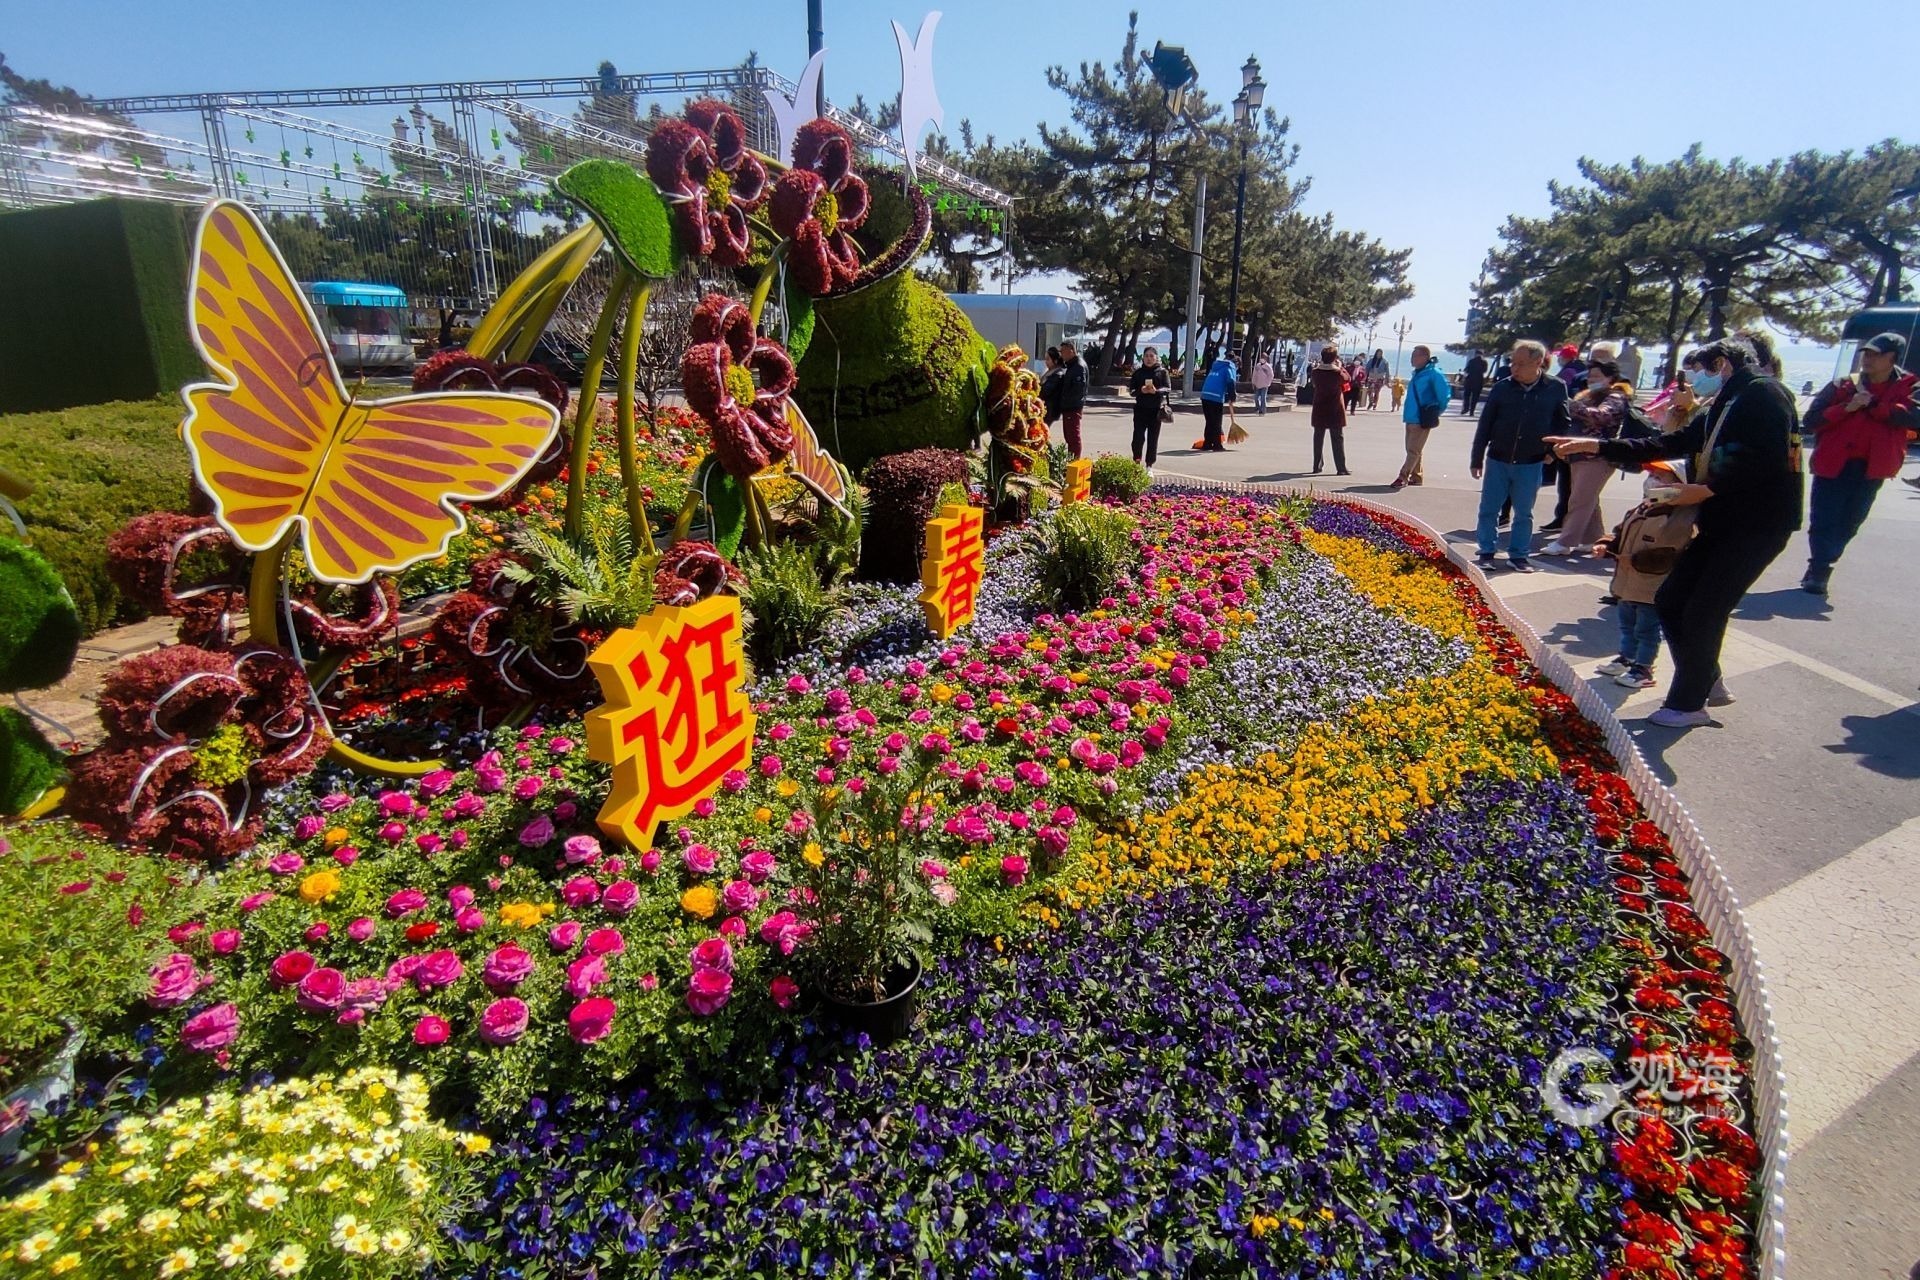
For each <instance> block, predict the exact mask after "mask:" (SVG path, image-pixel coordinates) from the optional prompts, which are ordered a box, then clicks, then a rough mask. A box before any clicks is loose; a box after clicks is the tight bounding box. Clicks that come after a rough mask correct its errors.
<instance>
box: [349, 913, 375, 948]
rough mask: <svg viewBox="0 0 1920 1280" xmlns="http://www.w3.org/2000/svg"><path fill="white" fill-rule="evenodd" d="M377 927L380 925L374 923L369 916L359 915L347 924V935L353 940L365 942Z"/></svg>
mask: <svg viewBox="0 0 1920 1280" xmlns="http://www.w3.org/2000/svg"><path fill="white" fill-rule="evenodd" d="M379 928H380V926H379V925H377V924H375V923H374V922H373V920H372V919H371V918H370V917H368V916H361V917H359V918H358V919H356V920H354V921H353V923H351V924H349V925H348V926H347V936H348V937H349V938H352V939H353V940H354V941H355V942H365V941H366V940H367V939H369V938H371V937H372V936H373V935H374V934H375V933H376V932H377V931H378V930H379Z"/></svg>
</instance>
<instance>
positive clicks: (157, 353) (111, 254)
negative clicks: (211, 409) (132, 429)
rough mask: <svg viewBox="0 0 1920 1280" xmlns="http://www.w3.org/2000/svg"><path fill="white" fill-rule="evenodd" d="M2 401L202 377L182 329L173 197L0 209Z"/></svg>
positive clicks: (135, 391)
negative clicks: (4, 266) (170, 200)
mask: <svg viewBox="0 0 1920 1280" xmlns="http://www.w3.org/2000/svg"><path fill="white" fill-rule="evenodd" d="M0 262H5V263H6V264H7V270H6V272H5V273H4V274H0V351H4V352H5V353H6V359H5V360H4V361H0V409H4V410H8V411H35V410H48V409H61V408H66V407H69V406H72V405H76V404H90V403H91V404H97V403H100V402H103V401H111V400H133V399H138V398H140V397H142V396H152V395H161V394H165V393H167V392H170V391H172V390H173V389H174V388H176V387H178V386H180V385H181V384H182V383H186V382H192V381H194V380H196V379H198V378H200V377H202V376H204V371H203V370H202V368H201V365H200V357H199V355H198V353H197V352H195V351H194V349H193V344H192V342H191V340H190V339H189V338H188V335H187V308H186V297H187V235H186V226H185V223H184V222H183V211H182V209H181V207H180V206H178V205H174V204H163V203H159V202H149V201H140V200H118V199H116V200H90V201H87V202H85V203H82V204H71V205H61V206H57V207H52V208H45V209H26V210H20V211H16V212H11V213H6V214H0Z"/></svg>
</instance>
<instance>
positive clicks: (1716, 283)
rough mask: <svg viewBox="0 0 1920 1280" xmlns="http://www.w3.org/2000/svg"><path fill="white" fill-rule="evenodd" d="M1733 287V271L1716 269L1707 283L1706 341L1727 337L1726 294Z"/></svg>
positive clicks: (1724, 268) (1725, 268) (1722, 268)
mask: <svg viewBox="0 0 1920 1280" xmlns="http://www.w3.org/2000/svg"><path fill="white" fill-rule="evenodd" d="M1732 287H1733V269H1732V268H1731V267H1719V268H1716V269H1715V271H1714V273H1713V275H1712V276H1711V277H1709V279H1708V282H1707V340H1708V341H1709V342H1714V341H1718V340H1719V339H1721V338H1724V337H1726V336H1727V294H1728V292H1729V291H1730V290H1731V289H1732Z"/></svg>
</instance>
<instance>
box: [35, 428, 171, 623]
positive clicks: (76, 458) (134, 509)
mask: <svg viewBox="0 0 1920 1280" xmlns="http://www.w3.org/2000/svg"><path fill="white" fill-rule="evenodd" d="M180 418H181V407H180V402H179V401H178V400H177V399H173V398H167V399H160V400H134V401H124V402H120V403H115V404H99V405H88V406H85V407H82V408H77V409H62V410H59V411H56V412H53V413H28V414H11V415H8V416H5V417H0V465H4V466H5V467H7V468H8V469H9V470H11V471H14V472H16V473H18V474H19V475H20V476H21V477H23V478H24V479H26V480H28V481H29V482H31V483H32V484H33V486H34V491H33V493H32V494H31V495H29V496H28V497H27V498H26V499H25V500H24V501H22V502H20V503H18V504H16V505H17V506H18V507H19V508H20V515H21V518H22V519H23V520H25V521H26V522H27V530H28V533H29V534H30V536H31V537H32V539H33V546H34V549H35V550H36V551H38V552H39V553H40V554H42V555H44V556H45V557H46V558H47V560H48V562H49V563H50V564H52V566H53V568H54V570H55V571H56V572H57V573H59V575H60V577H61V579H62V580H63V581H64V582H65V583H66V585H67V589H68V590H69V591H70V592H71V593H72V594H73V603H74V607H75V609H76V610H77V611H78V613H79V617H80V625H81V628H82V630H84V631H85V632H86V633H87V634H89V635H90V634H92V633H93V632H96V631H99V630H102V629H104V628H106V627H109V626H112V625H113V624H114V623H115V622H125V621H132V620H133V619H136V618H138V617H139V616H140V614H139V613H138V612H137V611H136V610H134V609H133V608H132V607H131V606H129V605H126V604H125V603H124V602H123V601H122V600H121V598H120V593H119V591H118V589H116V588H115V587H114V585H113V581H112V579H111V578H109V577H108V576H107V538H108V537H109V536H110V535H112V534H113V533H114V532H115V531H117V530H118V529H119V528H120V527H121V526H122V525H124V524H126V522H127V521H129V520H131V519H133V517H135V516H139V515H145V514H146V513H147V512H149V511H182V510H185V509H186V503H187V494H188V488H189V485H190V484H191V481H192V473H191V471H190V470H189V468H188V465H187V451H186V450H185V449H183V448H181V446H180Z"/></svg>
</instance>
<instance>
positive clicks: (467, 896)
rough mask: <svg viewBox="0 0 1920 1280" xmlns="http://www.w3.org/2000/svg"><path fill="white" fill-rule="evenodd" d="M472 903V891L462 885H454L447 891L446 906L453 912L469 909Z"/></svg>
mask: <svg viewBox="0 0 1920 1280" xmlns="http://www.w3.org/2000/svg"><path fill="white" fill-rule="evenodd" d="M473 903H474V893H473V889H472V888H471V887H470V886H468V885H464V884H456V885H454V886H453V887H452V888H451V889H448V890H447V906H449V907H450V908H452V909H453V910H455V911H458V910H460V909H461V908H462V907H470V906H472V905H473Z"/></svg>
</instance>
